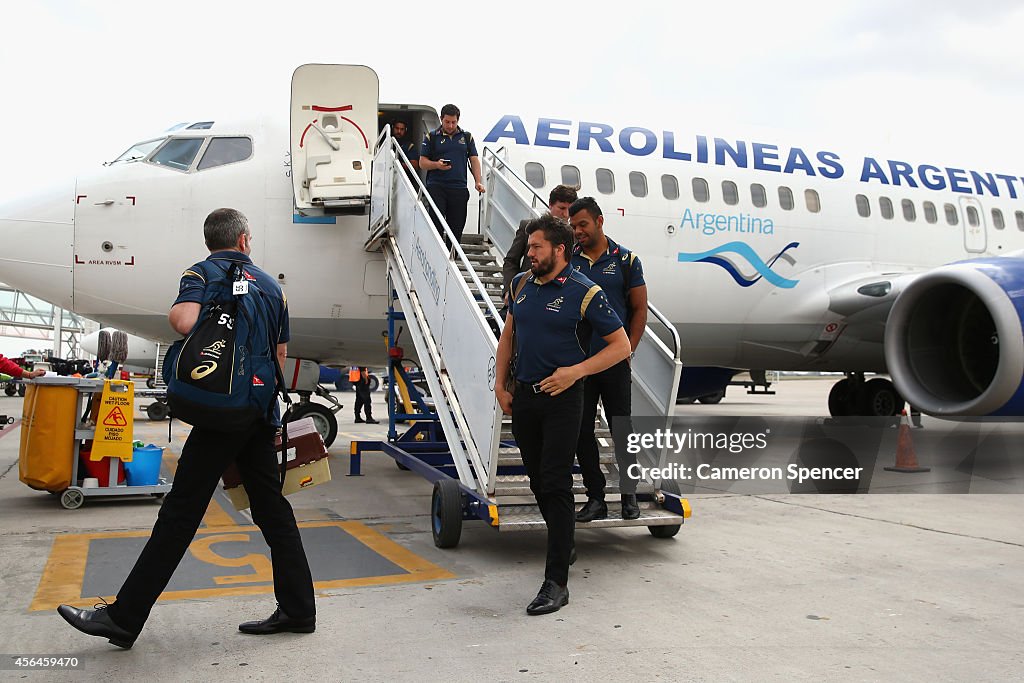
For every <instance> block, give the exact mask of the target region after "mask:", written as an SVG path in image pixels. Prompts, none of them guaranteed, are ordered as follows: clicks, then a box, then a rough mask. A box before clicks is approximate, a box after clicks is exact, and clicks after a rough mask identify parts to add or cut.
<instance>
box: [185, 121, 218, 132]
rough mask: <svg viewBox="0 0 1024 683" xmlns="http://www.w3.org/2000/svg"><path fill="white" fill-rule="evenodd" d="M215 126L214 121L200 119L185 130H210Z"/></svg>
mask: <svg viewBox="0 0 1024 683" xmlns="http://www.w3.org/2000/svg"><path fill="white" fill-rule="evenodd" d="M211 128H213V121H198V122H196V123H193V124H192V125H191V126H189V127H188V128H186V129H185V130H209V129H211Z"/></svg>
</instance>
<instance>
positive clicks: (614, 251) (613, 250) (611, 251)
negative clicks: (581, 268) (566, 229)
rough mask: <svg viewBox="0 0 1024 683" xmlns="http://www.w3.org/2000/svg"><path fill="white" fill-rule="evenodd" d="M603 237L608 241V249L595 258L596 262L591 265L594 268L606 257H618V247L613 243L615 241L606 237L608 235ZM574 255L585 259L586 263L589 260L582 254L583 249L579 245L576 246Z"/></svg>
mask: <svg viewBox="0 0 1024 683" xmlns="http://www.w3.org/2000/svg"><path fill="white" fill-rule="evenodd" d="M604 237H605V239H606V240H608V248H607V249H605V251H604V253H603V254H601V255H600V256H598V257H597V260H596V261H593V262H592V265H595V266H596V265H597V264H598V263H600V262H601V261H603V260H604V258H605V257H606V256H609V257H610V256H618V255H619V245H618V244H616V243H615V240H613V239H612V238H611V237H608V235H605V236H604ZM575 253H576V254H578V255H579V256H582V257H583V258H585V259H587V260H588V261H589V260H590V259H589V258H588V257H587V255H586V254H585V253H583V247H581V246H580V245H579V244H577V245H576V248H575Z"/></svg>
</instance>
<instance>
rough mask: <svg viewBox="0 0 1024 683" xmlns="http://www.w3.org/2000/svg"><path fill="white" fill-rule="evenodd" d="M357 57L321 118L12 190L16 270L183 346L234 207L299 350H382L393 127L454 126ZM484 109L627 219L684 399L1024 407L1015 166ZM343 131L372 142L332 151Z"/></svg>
mask: <svg viewBox="0 0 1024 683" xmlns="http://www.w3.org/2000/svg"><path fill="white" fill-rule="evenodd" d="M339 68H340V69H342V71H343V72H344V73H343V75H342V76H340V81H337V80H336V81H335V82H334V83H333V88H332V87H327V85H326V84H325V86H324V88H323V93H322V101H323V103H325V104H324V106H322V107H319V108H317V107H314V108H313V109H314V110H313V111H311V110H309V108H308V107H307V108H306V110H302V109H301V108H298V106H297V104H296V103H295V102H293V103H292V109H291V110H290V111H289V110H288V109H287V108H286V107H285V106H282V109H281V110H279V111H277V112H267V114H266V115H265V116H263V117H260V118H254V119H249V120H237V121H231V120H223V119H217V120H197V121H192V122H188V123H183V124H180V125H177V126H175V127H174V128H172V129H169V130H167V131H165V132H163V133H160V134H156V135H153V136H152V137H149V138H147V139H144V140H140V141H138V142H136V143H134V144H132V145H130V146H129V148H128V149H127V151H125V152H123V153H121V154H120V155H119V156H116V157H114V158H113V159H112V160H111V161H110V162H108V163H106V164H104V165H103V166H102V167H101V168H94V169H91V170H89V171H88V172H85V173H82V174H80V175H79V176H78V177H77V180H76V182H75V184H74V186H73V187H72V186H64V187H59V188H56V189H52V190H49V191H46V192H43V193H41V194H39V195H37V196H34V197H27V198H23V199H19V200H16V201H12V202H6V203H4V204H3V205H2V206H0V234H2V235H3V236H4V238H5V241H6V242H7V243H17V244H19V249H18V250H17V251H16V253H14V254H10V255H8V254H4V255H2V256H0V280H3V281H5V282H7V283H9V284H10V285H12V286H16V287H18V288H20V289H22V290H24V291H27V292H30V293H31V294H33V295H35V296H39V297H41V298H43V299H46V300H47V301H50V302H53V303H54V304H55V305H58V306H61V307H63V308H67V309H69V310H73V311H75V312H76V313H78V314H80V315H83V316H85V317H87V318H91V319H94V320H97V321H100V322H102V323H103V324H106V325H113V326H116V327H118V328H120V329H123V330H127V331H130V332H131V333H133V334H136V335H139V336H141V337H145V338H147V339H155V340H161V341H164V342H170V341H171V340H172V339H173V337H174V333H173V332H172V331H171V328H170V327H169V325H168V323H167V318H166V315H167V308H168V306H169V303H170V302H171V301H173V300H174V297H175V295H176V287H177V282H178V278H179V276H180V274H181V272H182V270H183V269H184V268H186V267H187V266H188V265H190V264H191V263H193V262H195V261H198V260H201V259H203V258H205V256H206V255H207V252H206V250H205V249H204V247H203V244H202V240H201V235H200V227H199V226H201V225H202V223H203V219H204V218H205V216H206V215H207V214H208V213H209V212H210V211H211V210H212V209H214V208H217V207H220V206H231V207H234V208H237V209H239V210H240V211H242V212H243V213H244V214H245V215H246V216H247V217H248V218H249V221H250V226H251V229H252V232H253V235H254V241H253V254H252V256H253V259H254V261H255V262H256V263H257V264H259V265H260V266H261V267H262V268H263V269H264V270H266V271H267V272H268V273H270V274H271V275H273V276H274V277H276V278H277V279H278V282H279V283H280V284H281V286H282V288H283V289H284V291H285V292H286V294H287V296H288V300H289V308H290V315H291V334H292V336H291V341H290V343H289V355H290V357H296V358H301V359H311V360H315V361H318V362H321V363H331V364H337V365H349V364H356V365H379V364H380V361H381V358H382V354H383V353H384V349H383V346H382V341H381V331H382V329H383V328H384V326H385V321H384V311H385V309H386V306H387V299H388V298H387V294H388V292H387V282H386V277H385V272H386V271H385V263H384V257H383V256H382V254H380V253H378V252H367V251H366V250H365V249H364V243H365V241H366V238H367V228H368V217H367V210H366V203H367V201H368V197H367V195H368V194H369V185H370V179H371V177H372V168H371V163H372V152H373V150H372V146H373V140H374V139H375V138H376V136H377V133H378V131H381V130H383V128H384V126H386V125H388V124H390V123H392V122H393V121H395V120H397V119H402V120H404V121H405V122H406V123H407V124H408V126H409V131H410V132H409V135H411V136H412V139H414V140H418V139H421V138H422V137H423V136H424V135H425V134H426V132H427V131H428V130H430V129H432V128H435V127H437V126H438V123H439V119H438V115H437V111H436V109H435V108H434V107H433V106H430V105H423V104H416V103H410V102H399V103H380V102H378V101H377V92H378V90H377V87H378V84H377V78H376V74H375V73H373V72H372V70H371V69H369V68H367V67H360V66H351V67H339ZM345 69H348V71H347V72H345V71H344V70H345ZM345 74H347V75H345ZM346 78H349V79H350V82H349V83H346ZM339 83H341V85H342V86H346V87H342V88H340V89H339V87H338V85H339ZM337 92H344V93H345V94H344V95H343V96H340V97H339V96H337V94H336V93H337ZM342 100H344V101H342ZM461 104H462V107H463V110H464V111H465V112H470V111H472V112H474V114H473V117H474V120H475V121H481V120H482V121H485V122H487V123H486V124H485V125H483V126H474V127H472V128H470V127H469V126H467V128H470V129H471V130H472V132H473V133H474V135H475V138H476V142H477V145H478V150H479V151H480V153H481V155H484V154H488V153H490V154H493V155H495V156H496V157H497V158H500V159H502V160H503V161H504V162H505V163H506V164H507V165H508V167H509V168H511V169H512V170H513V171H514V172H515V173H516V174H517V175H518V176H520V177H521V178H523V179H524V182H525V183H527V184H529V185H530V186H531V187H532V189H533V190H534V191H535V192H536V193H538V194H539V195H540V196H541V197H544V198H546V196H547V192H548V191H549V190H550V189H551V188H552V187H553V186H554V185H555V184H558V183H567V184H571V185H578V186H579V187H580V195H581V196H583V195H592V196H594V197H595V198H596V199H597V201H598V202H599V204H600V205H601V206H602V207H604V214H605V217H606V224H605V229H606V232H607V233H608V234H609V235H610V236H611V237H612V238H613V239H616V240H617V241H620V242H621V243H623V244H624V245H626V246H628V247H629V248H630V249H632V250H633V251H634V252H635V253H636V254H638V255H639V256H640V258H641V259H642V262H643V265H644V271H645V279H646V281H647V283H648V290H649V297H650V300H651V301H652V302H653V303H654V304H656V305H657V306H658V307H659V308H661V309H662V310H663V311H664V312H665V313H666V315H667V316H668V318H669V319H670V320H671V321H672V322H673V323H674V324H675V325H676V326H677V327H678V329H679V330H680V332H681V335H682V340H683V354H682V356H683V363H684V370H683V374H682V381H681V383H680V392H679V395H680V397H682V398H685V397H696V396H702V395H705V394H711V393H714V392H717V391H721V390H723V389H724V387H725V386H726V384H727V383H728V382H729V380H730V379H731V378H732V376H733V375H735V374H736V373H737V372H740V371H742V370H747V369H772V370H782V371H787V370H791V371H830V372H842V373H844V374H845V377H844V378H843V379H841V380H839V381H838V382H837V383H836V384H835V385H834V386H833V388H832V391H831V393H830V395H829V400H828V403H829V410H830V412H831V413H832V414H833V415H853V414H858V415H861V414H867V415H892V414H898V413H899V410H900V408H901V407H902V405H903V402H904V399H906V400H907V401H909V402H910V403H911V404H912V405H914V406H916V407H917V408H919V409H920V410H922V411H924V412H926V413H929V414H934V415H947V416H957V415H1020V414H1021V412H1022V408H1024V400H1022V399H1024V389H1022V388H1021V378H1022V376H1024V339H1022V333H1021V316H1022V315H1024V308H1022V307H1021V304H1020V303H1019V299H1020V296H1021V295H1020V292H1021V291H1024V289H1022V287H1021V286H1020V284H1021V282H1022V281H1024V258H1022V255H1024V252H1022V250H1024V206H1022V203H1021V199H1020V198H1019V195H1024V178H1022V177H1020V176H1018V175H1014V174H1012V173H1008V172H1007V168H1005V167H1000V168H995V169H991V168H971V167H969V166H967V165H962V166H951V165H948V163H949V162H947V161H945V160H935V159H932V158H930V157H927V158H913V159H912V158H889V157H887V156H885V155H883V154H880V153H878V152H875V151H873V150H868V151H867V152H865V151H864V150H860V151H847V150H845V149H841V148H839V147H838V146H836V145H833V144H829V145H824V146H811V145H810V144H809V142H808V141H804V140H800V139H799V138H791V137H789V136H781V135H778V134H775V135H765V134H758V135H757V136H756V137H755V136H737V135H736V134H730V133H727V132H726V131H710V130H692V129H686V128H682V127H678V126H677V127H672V126H668V127H664V126H657V125H655V124H654V123H653V122H652V123H647V122H643V121H630V122H627V123H628V125H619V124H613V123H608V122H605V121H603V120H602V119H601V118H600V117H595V116H593V115H591V116H587V117H582V118H580V117H577V118H571V117H566V118H545V117H536V116H533V117H531V116H530V115H527V114H526V113H522V112H517V111H515V109H514V108H512V109H504V110H498V111H497V112H495V113H494V114H493V115H487V114H484V115H480V114H479V113H478V112H479V111H480V108H479V105H478V104H477V103H472V102H465V103H461ZM508 106H509V107H514V105H511V104H510V105H508ZM510 112H511V113H510ZM466 118H467V117H463V120H465V119H466ZM328 128H329V130H327V129H328ZM300 132H301V136H300V134H299V133H300ZM332 140H335V141H334V142H332ZM328 145H330V147H331V148H334V147H338V148H339V149H341V150H342V151H341V152H340V153H341V154H348V155H349V156H347V157H344V159H343V160H342V162H339V161H338V160H337V159H334V160H330V159H327V160H326V161H325V160H324V159H323V158H319V157H316V156H315V155H314V152H313V148H314V147H316V149H317V152H316V154H326V155H327V156H328V157H330V156H331V151H330V150H329V149H328ZM485 149H486V150H488V151H486V152H485ZM335 151H337V150H335ZM339 163H340V166H339ZM339 169H340V170H339ZM318 173H320V177H321V179H324V178H326V180H325V181H324V182H326V183H327V184H330V183H332V182H333V183H334V184H336V185H339V186H343V187H342V189H341V190H340V191H339V193H337V194H338V196H341V195H344V198H343V199H342V200H337V199H335V200H332V201H334V205H333V206H328V204H329V203H330V202H326V203H325V202H322V201H321V202H319V204H318V200H317V198H316V197H314V196H312V195H313V192H312V189H311V186H310V182H311V181H310V179H311V178H315V177H316V176H317V174H318ZM342 173H343V174H344V175H339V174H342ZM332 174H333V175H332ZM327 176H329V177H327ZM346 193H347V194H346ZM472 194H473V197H472V198H471V206H470V211H469V214H470V220H469V224H468V225H467V230H466V232H467V233H472V232H474V230H475V229H476V228H475V226H474V221H475V220H477V219H478V216H479V208H480V205H479V203H480V198H479V196H476V194H475V193H472ZM41 234H43V235H45V236H46V239H39V235H41ZM870 373H888V374H889V375H890V376H891V377H892V380H893V381H890V380H889V379H886V378H884V377H875V378H872V379H868V378H867V377H865V375H866V374H870ZM894 383H895V384H894Z"/></svg>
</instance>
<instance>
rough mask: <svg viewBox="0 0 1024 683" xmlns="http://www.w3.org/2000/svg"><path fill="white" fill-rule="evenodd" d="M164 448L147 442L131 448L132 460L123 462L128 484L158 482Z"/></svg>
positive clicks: (151, 483)
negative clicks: (146, 444)
mask: <svg viewBox="0 0 1024 683" xmlns="http://www.w3.org/2000/svg"><path fill="white" fill-rule="evenodd" d="M163 459H164V449H162V448H160V446H154V445H153V444H149V445H148V446H142V447H140V448H134V449H132V461H131V462H126V463H125V464H124V473H125V478H126V479H127V480H128V485H129V486H156V485H157V484H159V483H160V465H161V464H162V463H163Z"/></svg>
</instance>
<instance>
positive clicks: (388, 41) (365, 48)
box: [0, 0, 1024, 279]
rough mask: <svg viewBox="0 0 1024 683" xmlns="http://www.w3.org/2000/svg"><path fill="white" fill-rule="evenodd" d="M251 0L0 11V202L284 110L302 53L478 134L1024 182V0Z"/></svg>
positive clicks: (98, 0)
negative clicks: (639, 138) (987, 170)
mask: <svg viewBox="0 0 1024 683" xmlns="http://www.w3.org/2000/svg"><path fill="white" fill-rule="evenodd" d="M262 5H263V3H260V4H256V3H235V2H215V1H211V0H206V1H204V2H196V1H194V0H178V1H177V2H174V3H160V4H155V3H147V2H137V1H136V2H111V1H102V0H81V1H77V2H76V1H70V0H69V1H64V2H56V1H51V2H39V1H38V0H36V1H33V2H19V3H12V4H10V5H7V6H5V8H4V20H3V23H2V25H0V92H2V99H3V106H2V107H0V140H2V146H0V150H2V153H3V157H2V159H3V163H2V164H0V201H2V200H3V199H5V198H8V197H12V196H17V195H18V194H21V193H23V192H25V191H28V190H30V189H31V188H33V187H35V186H38V185H40V184H46V183H47V181H48V180H49V179H50V178H54V177H55V178H67V177H68V176H70V175H73V174H74V173H75V172H77V171H81V170H86V169H88V168H90V167H93V166H94V165H96V164H98V163H99V162H100V161H103V160H107V159H111V158H113V157H115V156H117V155H118V154H119V153H121V152H122V151H124V150H125V149H126V148H127V147H128V146H129V145H130V144H131V143H133V142H135V141H137V140H140V139H142V138H144V137H146V136H148V135H151V134H152V133H155V132H159V131H161V130H164V129H166V128H167V127H168V126H170V125H172V124H174V123H177V122H179V121H187V120H193V121H194V120H200V119H206V118H210V117H217V116H224V115H231V114H235V115H238V114H239V113H246V112H249V113H251V112H253V111H263V112H266V113H270V114H273V113H274V112H278V113H279V114H280V116H281V117H282V118H284V117H285V116H287V97H288V86H289V79H290V75H291V72H292V70H293V69H294V68H295V67H296V66H297V65H299V64H302V63H305V62H334V63H363V64H367V65H369V66H371V67H373V69H374V70H375V71H376V72H377V73H378V75H379V76H380V87H381V100H382V101H388V102H401V101H407V102H421V103H427V104H432V105H434V106H435V107H440V105H441V104H443V103H444V102H447V101H453V102H456V103H458V104H459V105H460V106H461V107H462V111H463V124H464V126H465V127H466V128H467V129H469V130H472V131H474V132H475V133H476V134H477V137H478V138H482V137H483V135H484V134H485V133H486V132H487V129H488V128H489V127H490V126H491V125H492V124H493V123H494V119H493V118H487V119H485V118H484V117H483V115H482V114H481V112H484V111H486V112H487V113H488V115H492V114H495V113H504V112H508V113H519V114H522V115H523V116H524V117H526V116H550V117H557V118H570V119H577V120H578V119H579V118H582V117H586V118H588V120H592V121H604V122H609V123H613V124H619V125H637V126H647V127H650V128H653V129H655V130H657V129H658V128H659V127H662V126H664V127H671V128H672V129H674V130H676V131H677V132H678V133H680V134H683V133H698V132H699V133H710V134H712V135H720V136H723V137H730V136H733V137H742V136H743V135H744V133H745V131H749V130H750V129H751V128H752V127H754V128H756V129H769V130H774V131H782V132H784V133H785V134H784V135H783V136H781V137H784V139H785V140H786V141H788V142H792V143H794V144H800V143H803V142H804V141H806V143H807V144H809V143H811V142H820V143H826V144H834V146H840V145H838V144H835V139H836V138H837V137H839V136H841V137H842V138H843V139H852V140H856V141H864V144H863V146H865V147H867V148H868V149H865V150H864V151H865V153H867V152H871V153H884V152H885V151H886V150H889V149H893V150H901V149H913V150H919V149H926V150H929V154H928V159H927V160H928V161H930V162H932V163H944V164H945V163H949V164H953V163H961V164H971V163H987V160H993V159H995V160H999V159H1001V160H1003V161H1001V162H998V163H996V164H995V165H996V166H998V167H999V169H1001V170H1002V169H1005V170H1006V171H1008V172H1015V173H1017V174H1018V175H1024V164H1022V165H1021V166H1022V167H1020V168H1015V167H1014V164H1015V163H1017V162H1016V159H1017V157H1018V154H1017V153H1018V152H1019V151H1021V150H1022V149H1024V146H1022V145H1021V136H1020V134H1019V133H1018V130H1019V127H1020V123H1019V121H1020V119H1021V114H1022V112H1024V40H1022V39H1021V36H1024V5H1022V4H1021V3H1015V2H999V1H987V0H973V1H972V2H962V1H961V0H928V1H925V0H910V1H903V2H901V1H900V0H856V1H853V0H836V1H834V2H820V0H817V1H811V0H806V1H805V0H789V1H787V0H776V2H770V3H769V2H763V1H760V2H753V1H751V2H733V1H730V0H717V1H716V2H711V3H709V2H682V1H680V2H673V3H669V2H665V3H661V2H643V1H641V0H633V1H632V2H628V3H620V4H617V5H614V6H613V7H614V10H612V12H611V13H609V12H608V11H606V10H604V9H595V8H599V7H600V8H603V7H607V5H599V4H597V3H593V2H587V3H559V2H551V1H550V0H549V1H547V2H534V1H532V0H525V1H520V2H516V3H486V2H475V3H451V2H447V3H440V2H439V3H426V2H417V3H403V2H387V3H364V4H360V3H353V2H341V3H333V4H331V3H294V2H292V3H273V5H274V7H269V6H266V7H265V6H262ZM748 139H749V136H748ZM842 146H843V147H847V148H850V147H853V149H857V148H858V146H857V145H856V144H853V145H842ZM931 150H933V151H931ZM0 276H2V274H0ZM0 279H2V277H0Z"/></svg>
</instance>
